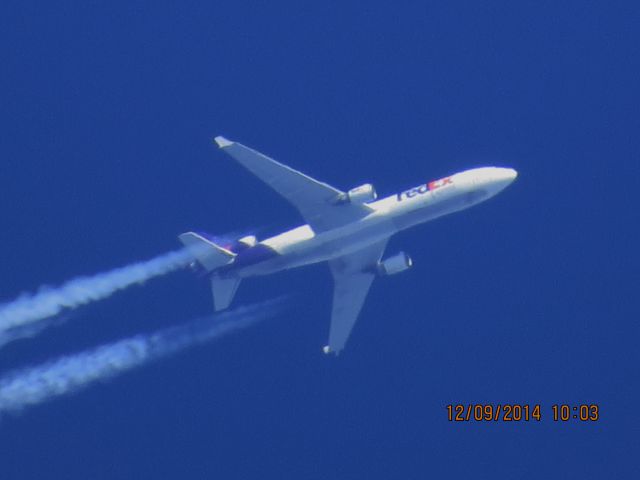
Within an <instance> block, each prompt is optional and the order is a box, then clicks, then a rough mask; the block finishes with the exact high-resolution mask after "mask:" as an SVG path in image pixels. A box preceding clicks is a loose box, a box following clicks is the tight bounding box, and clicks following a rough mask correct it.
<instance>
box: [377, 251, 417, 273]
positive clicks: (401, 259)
mask: <svg viewBox="0 0 640 480" xmlns="http://www.w3.org/2000/svg"><path fill="white" fill-rule="evenodd" d="M412 266H413V260H411V257H410V256H409V255H407V254H406V253H404V252H400V253H398V254H396V255H394V256H393V257H389V258H387V259H386V260H383V261H381V262H378V273H379V274H380V275H395V274H396V273H400V272H404V271H405V270H408V269H410V268H411V267H412Z"/></svg>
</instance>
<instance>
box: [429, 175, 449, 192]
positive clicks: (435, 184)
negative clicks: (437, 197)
mask: <svg viewBox="0 0 640 480" xmlns="http://www.w3.org/2000/svg"><path fill="white" fill-rule="evenodd" d="M445 185H453V181H452V180H451V177H444V178H441V179H440V180H434V181H433V182H429V183H427V187H428V188H429V190H435V189H436V188H440V187H444V186H445Z"/></svg>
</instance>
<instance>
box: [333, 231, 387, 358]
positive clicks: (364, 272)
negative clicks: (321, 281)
mask: <svg viewBox="0 0 640 480" xmlns="http://www.w3.org/2000/svg"><path fill="white" fill-rule="evenodd" d="M387 241H388V239H385V240H384V241H382V242H379V243H376V244H374V245H371V246H369V247H366V248H364V249H362V250H359V251H357V252H355V253H351V254H349V255H345V256H343V257H339V258H336V259H334V260H330V261H329V268H330V269H331V273H332V274H333V280H334V284H335V285H334V291H333V307H332V312H331V329H330V331H329V344H328V345H327V346H326V347H324V352H325V353H335V354H336V355H337V354H338V353H340V351H341V350H342V349H343V348H344V346H345V344H346V343H347V339H348V338H349V335H350V334H351V330H352V329H353V326H354V325H355V323H356V320H357V319H358V315H359V314H360V310H362V305H363V304H364V301H365V299H366V298H367V293H368V292H369V288H370V287H371V283H372V282H373V279H374V278H375V277H376V272H375V269H374V268H375V265H376V264H377V263H378V261H379V260H380V257H382V254H383V253H384V249H385V247H386V246H387Z"/></svg>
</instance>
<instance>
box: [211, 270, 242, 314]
mask: <svg viewBox="0 0 640 480" xmlns="http://www.w3.org/2000/svg"><path fill="white" fill-rule="evenodd" d="M239 284H240V279H239V278H233V277H231V278H222V277H219V276H218V275H213V276H212V277H211V291H212V292H213V308H214V309H215V311H216V312H217V311H219V310H225V309H226V308H228V307H229V305H230V304H231V302H232V301H233V297H234V295H235V294H236V290H238V285H239Z"/></svg>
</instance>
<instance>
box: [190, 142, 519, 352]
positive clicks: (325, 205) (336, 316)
mask: <svg viewBox="0 0 640 480" xmlns="http://www.w3.org/2000/svg"><path fill="white" fill-rule="evenodd" d="M214 140H215V142H216V144H217V145H218V147H219V148H220V149H222V151H224V152H225V153H227V154H228V155H230V156H231V157H232V158H233V159H235V160H236V161H237V162H238V163H239V164H240V165H242V166H243V167H245V168H246V169H247V170H249V171H250V172H251V173H253V174H254V175H256V176H257V177H258V178H259V179H260V180H262V181H263V182H264V183H266V184H267V185H269V186H270V187H271V188H273V189H274V190H275V191H276V192H277V193H279V194H280V195H281V196H282V197H284V198H285V199H286V200H288V201H289V202H290V203H291V204H293V206H294V207H296V208H297V210H298V211H299V212H300V214H301V216H302V217H303V219H304V220H305V221H306V222H307V223H306V224H305V225H302V226H299V227H296V228H294V229H292V230H289V231H286V232H284V233H281V234H279V235H275V236H273V237H270V238H267V239H265V240H262V241H258V240H257V238H256V237H255V236H253V235H248V236H245V237H242V238H240V239H238V240H237V241H235V242H234V243H233V244H231V245H225V246H221V245H218V244H216V243H215V238H214V237H212V236H210V235H208V234H205V233H196V232H187V233H183V234H182V235H180V236H179V239H180V241H181V242H182V243H183V244H184V245H185V247H186V248H187V249H188V250H191V253H192V254H193V256H194V258H195V259H196V263H197V264H199V266H200V268H203V269H204V270H205V271H206V272H207V274H210V275H211V288H212V291H213V299H214V308H215V310H216V311H219V310H224V309H226V308H228V307H229V305H230V304H231V302H232V300H233V297H234V295H235V293H236V291H237V289H238V285H239V283H240V281H241V280H242V279H243V278H247V277H254V276H260V275H269V274H272V273H276V272H280V271H282V270H287V269H291V268H297V267H302V266H305V265H311V264H315V263H320V262H328V264H329V268H330V270H331V273H332V275H333V279H334V290H333V306H332V312H331V326H330V330H329V341H328V344H327V345H326V346H324V347H323V351H324V353H327V354H329V353H333V354H335V355H338V354H339V353H340V352H341V351H342V350H343V349H344V347H345V345H346V343H347V339H348V338H349V336H350V334H351V331H352V329H353V326H354V325H355V323H356V320H357V318H358V315H359V314H360V311H361V309H362V306H363V304H364V301H365V298H366V296H367V293H368V291H369V288H370V287H371V283H372V282H373V280H374V279H375V278H376V277H378V276H387V275H395V274H397V273H400V272H403V271H405V270H407V269H409V268H410V267H411V266H412V265H413V262H412V260H411V258H410V257H409V255H407V254H406V253H405V252H399V253H397V254H395V255H392V256H390V257H387V258H386V259H384V260H383V259H382V256H383V254H384V251H385V248H386V246H387V242H388V241H389V239H390V238H391V237H392V236H393V235H394V234H396V233H398V232H400V231H402V230H405V229H407V228H409V227H413V226H414V225H418V224H421V223H425V222H429V221H431V220H434V219H436V218H438V217H442V216H443V215H447V214H450V213H454V212H457V211H460V210H463V209H466V208H469V207H471V206H473V205H476V204H478V203H480V202H483V201H485V200H487V199H489V198H491V197H493V196H494V195H496V194H497V193H499V192H500V191H502V190H503V189H504V188H506V187H507V186H508V185H509V184H511V183H512V182H513V181H514V180H515V179H516V177H517V175H518V173H517V172H516V171H515V170H514V169H512V168H499V167H481V168H474V169H471V170H466V171H463V172H460V173H456V174H454V175H451V176H448V177H444V178H441V179H439V180H434V181H430V182H428V183H423V184H421V185H418V186H417V187H415V188H411V189H409V190H405V191H403V192H400V193H397V194H395V195H391V196H388V197H386V198H383V199H381V200H378V199H377V194H376V191H375V189H374V187H373V185H371V184H368V183H367V184H364V185H360V186H358V187H355V188H352V189H351V190H348V191H346V192H344V191H341V190H338V189H337V188H334V187H332V186H331V185H328V184H326V183H323V182H320V181H318V180H315V179H313V178H311V177H309V176H307V175H305V174H304V173H301V172H299V171H297V170H294V169H292V168H290V167H288V166H286V165H283V164H282V163H279V162H277V161H276V160H273V159H272V158H269V157H268V156H266V155H263V154H261V153H259V152H257V151H255V150H252V149H251V148H249V147H246V146H244V145H241V144H240V143H236V142H232V141H230V140H227V139H226V138H224V137H221V136H218V137H216V138H215V139H214Z"/></svg>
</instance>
